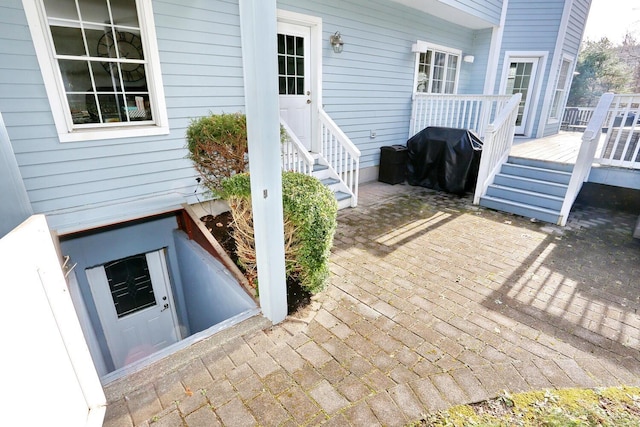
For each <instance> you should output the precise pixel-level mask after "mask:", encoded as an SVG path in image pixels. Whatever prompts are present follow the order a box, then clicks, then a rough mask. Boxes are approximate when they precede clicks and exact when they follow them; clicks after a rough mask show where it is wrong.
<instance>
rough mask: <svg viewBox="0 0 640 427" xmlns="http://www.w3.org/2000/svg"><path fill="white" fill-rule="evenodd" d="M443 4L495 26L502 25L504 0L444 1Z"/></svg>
mask: <svg viewBox="0 0 640 427" xmlns="http://www.w3.org/2000/svg"><path fill="white" fill-rule="evenodd" d="M442 2H443V3H446V4H448V5H450V6H453V7H455V8H456V9H460V10H462V11H465V12H467V13H469V14H470V15H475V16H477V17H479V18H482V19H484V20H485V21H488V22H491V23H492V24H494V25H499V24H500V14H501V13H502V0H443V1H442Z"/></svg>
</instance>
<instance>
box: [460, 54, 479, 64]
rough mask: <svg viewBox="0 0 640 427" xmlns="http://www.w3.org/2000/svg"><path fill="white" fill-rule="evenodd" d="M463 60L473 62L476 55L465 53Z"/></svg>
mask: <svg viewBox="0 0 640 427" xmlns="http://www.w3.org/2000/svg"><path fill="white" fill-rule="evenodd" d="M462 60H463V61H464V62H467V63H469V64H473V61H475V60H476V57H475V56H473V55H465V56H464V57H463V58H462Z"/></svg>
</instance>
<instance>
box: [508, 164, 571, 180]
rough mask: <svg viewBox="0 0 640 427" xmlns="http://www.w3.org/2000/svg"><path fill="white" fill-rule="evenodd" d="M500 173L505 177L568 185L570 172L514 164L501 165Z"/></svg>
mask: <svg viewBox="0 0 640 427" xmlns="http://www.w3.org/2000/svg"><path fill="white" fill-rule="evenodd" d="M500 173H502V174H505V175H513V176H520V177H525V178H533V179H538V180H540V181H549V182H553V183H556V184H568V183H569V180H570V179H571V173H570V172H565V171H558V170H554V169H546V168H539V167H535V166H526V165H518V164H514V163H505V164H503V165H502V169H501V170H500Z"/></svg>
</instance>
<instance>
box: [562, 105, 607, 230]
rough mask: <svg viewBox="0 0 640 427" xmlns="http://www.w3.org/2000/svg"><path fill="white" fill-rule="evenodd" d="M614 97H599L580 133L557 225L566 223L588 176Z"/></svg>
mask: <svg viewBox="0 0 640 427" xmlns="http://www.w3.org/2000/svg"><path fill="white" fill-rule="evenodd" d="M614 97H615V95H614V94H613V93H605V94H603V95H602V96H601V97H600V100H599V101H598V105H597V106H596V108H595V110H594V112H593V115H592V116H591V120H589V123H588V124H587V128H586V129H585V131H584V134H583V135H582V143H581V144H580V151H579V152H578V158H577V159H576V164H575V166H574V167H573V171H572V172H571V179H570V180H569V184H568V186H567V193H566V194H565V196H564V201H563V202H562V208H561V209H560V217H559V218H558V225H561V226H564V225H565V224H566V223H567V217H568V216H569V211H570V210H571V206H573V202H575V200H576V197H578V193H579V192H580V189H581V188H582V184H583V183H584V181H585V180H586V179H587V178H588V177H589V172H590V171H591V165H592V164H593V160H594V158H595V155H596V150H597V148H598V142H599V140H600V135H601V133H602V126H603V125H604V122H605V121H606V119H607V116H608V114H609V108H610V107H611V103H612V102H613V99H614Z"/></svg>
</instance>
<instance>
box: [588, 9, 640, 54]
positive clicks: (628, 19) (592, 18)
mask: <svg viewBox="0 0 640 427" xmlns="http://www.w3.org/2000/svg"><path fill="white" fill-rule="evenodd" d="M627 30H629V31H630V32H631V33H632V34H633V35H634V36H635V38H636V40H640V0H592V1H591V9H590V11H589V18H588V19H587V27H586V29H585V33H584V38H585V39H589V40H591V41H597V40H600V39H601V38H602V37H608V38H609V40H611V42H613V43H614V44H620V43H621V42H622V40H623V38H624V35H625V34H626V32H627Z"/></svg>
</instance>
